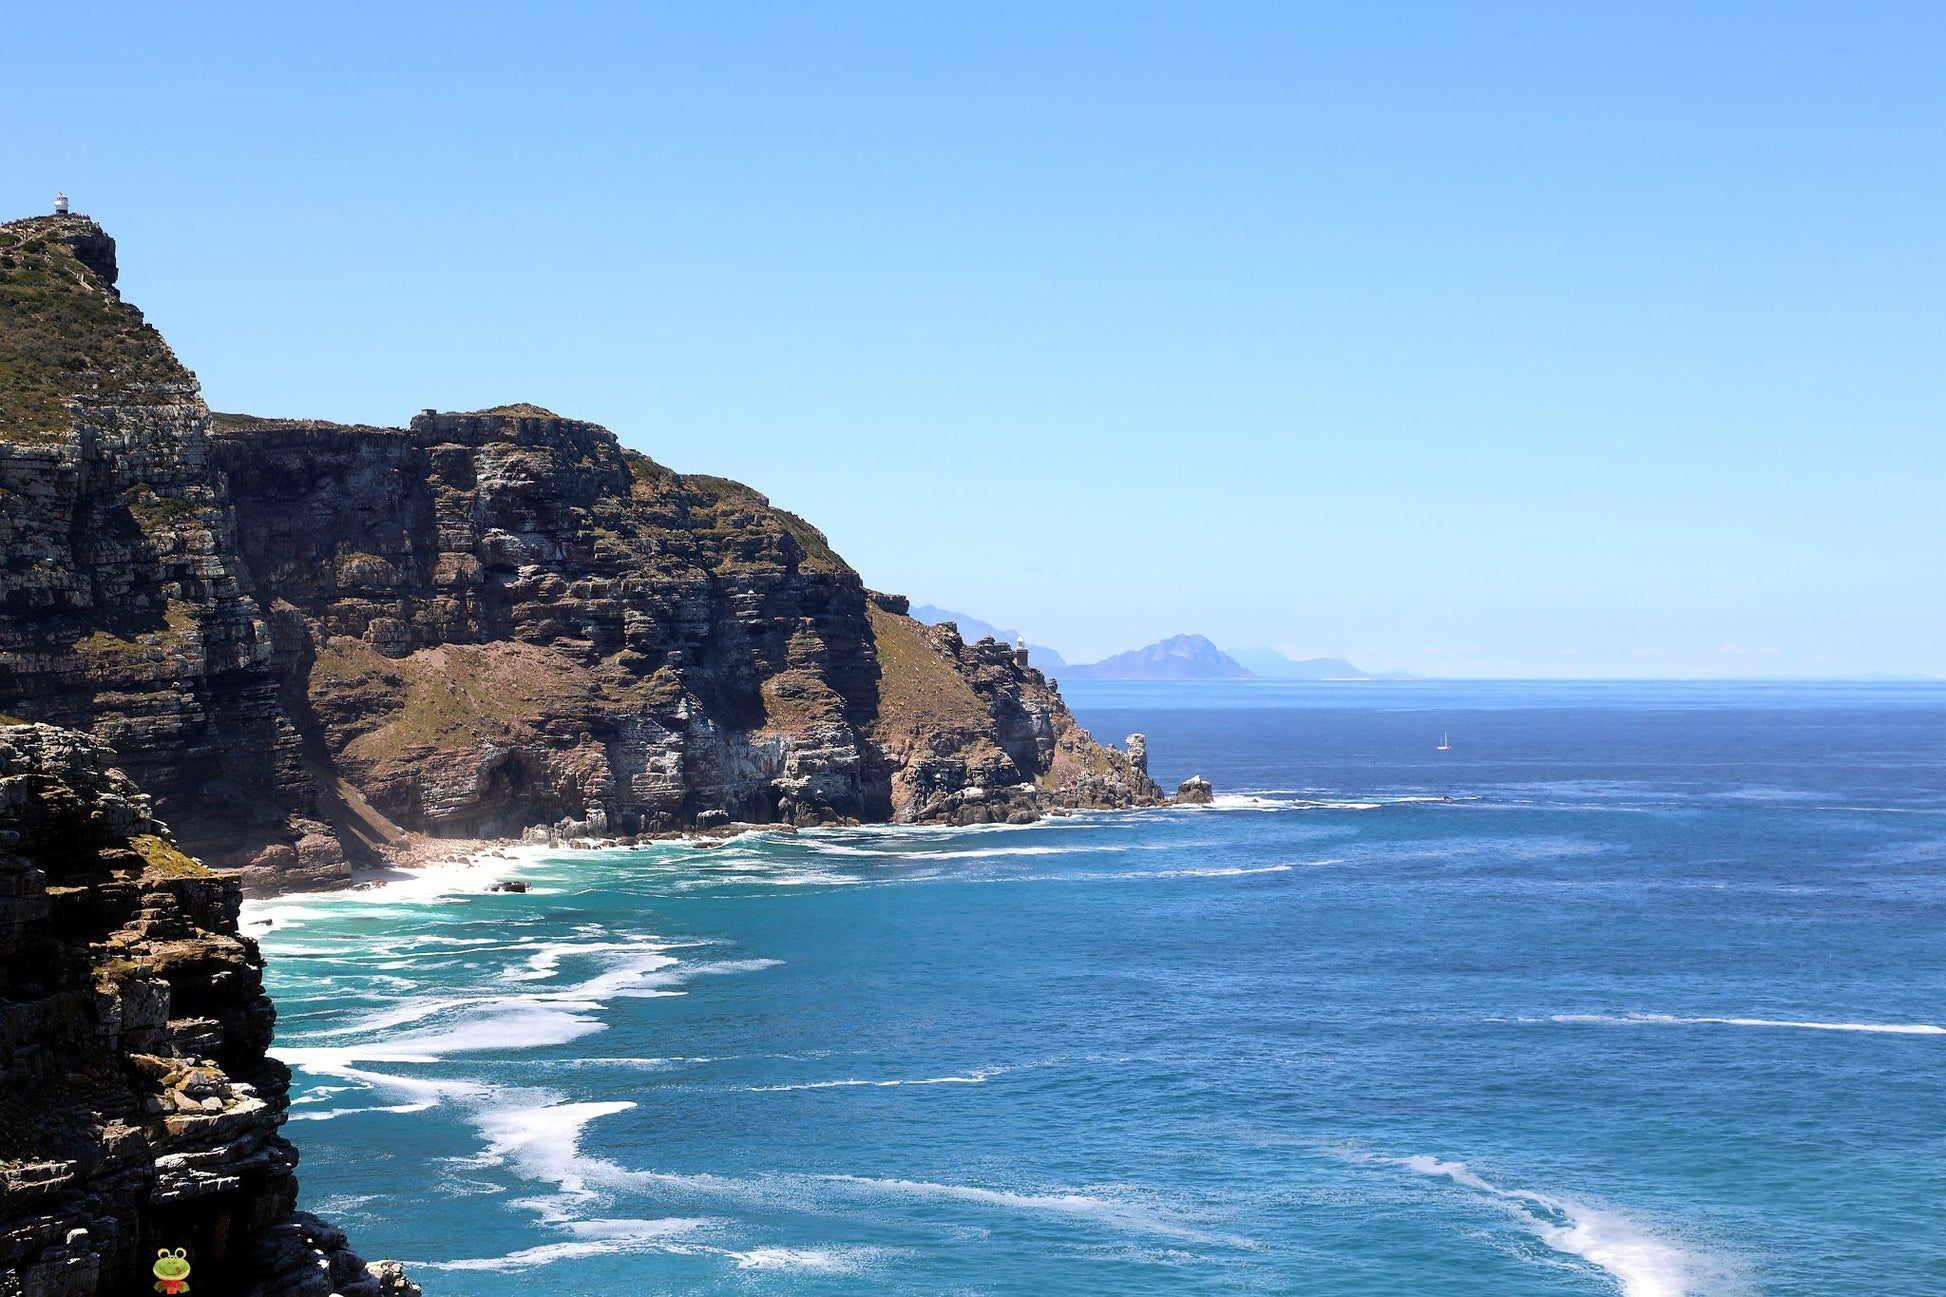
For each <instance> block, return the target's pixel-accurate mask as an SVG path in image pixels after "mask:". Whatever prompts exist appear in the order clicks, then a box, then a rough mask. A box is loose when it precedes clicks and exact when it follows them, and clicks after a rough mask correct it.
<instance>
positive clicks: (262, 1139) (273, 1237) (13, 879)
mask: <svg viewBox="0 0 1946 1297" xmlns="http://www.w3.org/2000/svg"><path fill="white" fill-rule="evenodd" d="M108 762H109V753H108V750H107V748H106V746H105V745H104V744H102V743H101V742H100V741H99V740H97V739H94V738H92V737H90V736H88V735H85V734H78V733H75V732H73V731H70V730H62V729H57V728H55V727H53V726H47V725H26V724H7V725H0V997H3V998H0V1292H8V1293H27V1294H48V1295H49V1297H88V1295H91V1294H96V1293H100V1294H104V1295H105V1294H109V1293H131V1292H146V1291H149V1290H150V1288H151V1287H152V1286H153V1284H154V1279H153V1276H152V1275H151V1266H152V1265H153V1264H154V1263H155V1260H156V1255H157V1252H158V1250H160V1249H164V1248H167V1249H170V1250H173V1249H175V1248H183V1249H185V1252H186V1259H187V1260H188V1262H189V1263H190V1265H191V1267H192V1273H191V1276H190V1279H191V1286H192V1290H193V1291H199V1292H202V1291H206V1292H222V1293H234V1294H239V1297H298V1295H299V1294H302V1295H303V1297H324V1294H326V1293H328V1292H335V1293H339V1294H343V1295H344V1297H378V1295H379V1294H381V1293H388V1294H399V1295H401V1297H404V1295H406V1294H416V1292H417V1289H416V1287H414V1286H413V1285H411V1284H408V1283H407V1282H406V1281H405V1280H404V1279H403V1277H402V1276H401V1275H400V1274H399V1272H398V1268H397V1267H396V1266H395V1265H392V1264H389V1263H380V1265H379V1266H377V1267H375V1268H368V1267H367V1266H366V1264H365V1263H364V1262H363V1261H362V1260H360V1259H359V1258H358V1257H357V1256H356V1255H355V1254H353V1253H351V1252H349V1251H348V1250H346V1247H345V1238H344V1235H343V1234H342V1233H340V1232H338V1231H337V1230H335V1229H334V1228H332V1227H331V1226H329V1225H327V1224H325V1223H324V1222H322V1221H319V1220H317V1219H316V1218H314V1217H311V1216H308V1215H305V1214H302V1213H298V1212H296V1211H295V1210H294V1208H295V1205H296V1201H297V1181H296V1180H295V1178H294V1177H293V1176H292V1168H293V1167H295V1166H296V1164H297V1150H296V1149H294V1148H292V1147H291V1145H290V1144H289V1143H288V1142H286V1141H285V1140H284V1138H283V1137H282V1136H281V1135H279V1134H278V1133H277V1132H278V1127H279V1126H280V1125H282V1124H283V1121H284V1109H285V1104H286V1094H287V1091H288V1088H289V1082H290V1074H289V1072H288V1071H287V1070H286V1069H285V1068H284V1066H283V1065H282V1064H280V1063H278V1062H276V1061H275V1060H273V1059H269V1058H266V1057H265V1055H264V1050H265V1047H266V1046H267V1045H268V1044H269V1043H270V1038H271V1028H272V1025H273V1023H274V1022H275V1020H276V1014H275V1011H274V1010H273V1009H272V1008H271V1004H270V1001H269V1000H268V999H267V998H266V997H265V996H264V994H263V981H262V968H263V961H262V958H261V957H260V956H259V954H258V952H257V947H256V943H255V942H253V941H250V940H249V939H248V938H245V937H241V936H239V935H238V933H237V907H238V904H239V902H240V888H239V885H238V883H237V881H236V880H235V879H234V878H227V877H224V876H222V875H219V874H215V873H213V872H211V871H210V870H207V869H205V868H203V867H202V866H200V865H198V864H196V863H195V862H194V861H192V860H190V859H189V858H188V857H187V856H185V855H183V854H182V852H181V851H180V850H179V849H178V848H177V847H176V845H175V844H174V843H173V842H172V840H171V839H170V837H169V835H168V833H167V831H166V830H164V828H163V827H162V826H161V825H159V824H157V823H156V822H155V821H154V820H153V819H151V818H150V814H149V809H148V799H147V798H146V797H145V796H143V795H142V794H140V793H139V792H137V791H136V788H135V785H134V784H133V783H131V782H130V781H129V780H128V778H127V777H126V776H124V775H123V774H122V773H121V772H119V771H117V770H114V769H111V768H110V766H109V764H108Z"/></svg>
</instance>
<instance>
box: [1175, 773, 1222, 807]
mask: <svg viewBox="0 0 1946 1297" xmlns="http://www.w3.org/2000/svg"><path fill="white" fill-rule="evenodd" d="M1175 800H1176V802H1177V804H1178V805H1182V806H1208V805H1209V804H1210V803H1211V802H1213V801H1215V800H1216V789H1215V788H1214V787H1212V786H1211V785H1210V781H1209V780H1207V779H1205V778H1203V777H1202V776H1201V775H1191V776H1190V777H1189V778H1187V779H1185V780H1183V781H1182V782H1181V783H1179V784H1177V785H1176V797H1175Z"/></svg>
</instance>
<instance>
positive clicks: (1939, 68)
mask: <svg viewBox="0 0 1946 1297" xmlns="http://www.w3.org/2000/svg"><path fill="white" fill-rule="evenodd" d="M5 31H6V35H5V40H6V43H7V45H8V47H9V57H8V59H7V65H8V82H7V85H6V87H5V89H4V91H0V96H3V97H4V98H3V102H4V103H5V105H6V121H5V124H4V127H0V211H4V212H5V213H6V214H8V215H16V214H27V213H30V212H37V211H42V210H45V209H46V208H47V207H48V204H49V202H50V200H51V198H52V196H53V193H54V191H55V190H56V189H57V188H60V189H65V190H66V191H67V192H68V193H70V194H71V195H73V196H74V198H75V202H76V207H77V210H80V211H84V212H87V213H90V214H92V215H94V216H95V217H97V218H98V219H100V220H102V221H103V222H104V223H105V224H106V225H107V226H108V227H109V229H110V232H111V233H113V234H114V235H115V236H116V237H117V238H118V239H119V241H120V244H121V252H122V265H123V287H124V289H125V290H126V292H127V293H128V295H129V297H130V298H131V300H133V301H135V302H136V303H138V304H139V305H141V306H142V307H143V308H144V309H145V310H146V311H147V312H148V314H149V316H150V318H151V319H153V320H154V321H155V322H156V323H157V324H159V325H160V326H161V327H162V328H163V329H164V331H165V332H166V333H167V334H168V335H169V337H170V339H171V340H172V341H173V342H174V343H175V345H176V348H177V350H178V351H179V352H180V353H181V355H182V356H183V359H184V360H185V361H186V362H187V363H188V364H189V365H190V366H191V367H192V368H194V369H196V370H197V371H198V373H199V374H200V376H201V378H202V380H203V383H204V387H205V393H206V395H207V396H208V398H209V401H210V403H211V405H213V406H215V407H216V408H218V409H228V410H241V411H247V412H252V413H259V414H275V415H308V416H315V417H322V418H332V419H341V420H359V421H369V422H384V423H396V422H399V421H401V420H403V419H405V418H407V417H409V416H410V415H411V414H412V413H413V412H415V411H416V410H417V409H419V408H420V407H421V406H427V405H433V406H439V407H441V408H445V409H468V408H476V407H480V406H485V405H491V404H498V403H501V402H507V401H516V400H526V401H534V402H537V403H540V404H543V405H546V406H548V407H550V408H553V409H555V410H558V411H560V412H562V413H564V414H572V415H576V416H579V417H583V418H590V419H594V420H598V421H600V422H602V423H605V424H607V425H609V426H610V427H612V428H614V429H615V430H616V431H617V432H618V433H619V434H620V435H621V437H622V439H623V440H624V441H625V442H627V443H628V444H630V445H633V446H636V447H639V448H640V449H642V450H644V451H647V452H648V453H650V454H651V455H653V456H655V457H656V458H657V459H659V460H661V461H663V462H664V463H667V464H669V465H671V466H673V467H675V468H677V469H679V470H697V471H706V472H712V473H721V474H725V475H729V476H734V477H737V478H741V479H743V480H745V481H748V482H750V483H752V484H753V485H755V486H757V487H758V488H759V489H761V490H763V491H765V492H766V493H768V494H769V495H770V496H771V497H772V499H774V500H775V501H776V502H778V503H779V504H781V505H783V506H785V507H787V508H790V509H794V510H796V511H798V512H800V513H802V514H804V515H805V516H807V517H808V518H810V519H811V520H812V521H813V522H815V523H816V524H817V525H819V526H820V527H822V528H823V529H824V530H825V531H826V532H827V533H828V534H829V535H830V536H831V538H832V540H833V542H834V543H835V544H836V545H837V547H838V548H839V550H840V551H841V552H842V553H844V554H845V555H846V556H847V557H848V558H849V559H850V560H851V561H852V563H853V564H854V565H855V566H856V567H857V568H858V569H859V570H860V571H861V572H862V573H863V574H864V576H865V579H866V580H867V581H868V582H869V583H870V584H872V585H873V586H875V587H877V588H880V589H888V590H897V591H903V592H905V593H908V594H910V595H912V596H913V597H914V599H915V600H917V601H931V602H935V603H939V604H944V605H946V606H948V607H953V608H959V609H963V610H965V611H967V612H971V613H975V614H977V615H979V616H982V617H985V618H986V619H988V620H990V621H994V622H997V623H1000V624H1003V625H1016V626H1020V627H1022V628H1023V629H1025V630H1026V631H1027V633H1028V635H1029V637H1030V638H1032V639H1034V640H1036V641H1038V642H1043V643H1048V644H1052V645H1054V646H1055V647H1057V648H1059V649H1061V650H1062V651H1063V652H1064V653H1066V654H1067V655H1068V656H1069V657H1070V658H1071V659H1074V660H1087V659H1089V658H1093V657H1097V656H1102V655H1105V654H1107V653H1111V652H1114V651H1118V650H1120V649H1123V648H1128V647H1132V646H1134V645H1136V644H1140V643H1143V642H1145V641H1148V640H1153V639H1156V638H1160V637H1161V636H1164V635H1168V634H1173V633H1176V632H1181V631H1196V632H1201V633H1204V634H1207V635H1209V636H1210V637H1211V638H1212V639H1214V640H1216V641H1217V642H1218V643H1219V644H1224V645H1227V646H1232V647H1245V646H1252V645H1261V644H1269V645H1275V646H1279V647H1282V648H1285V649H1287V650H1290V651H1293V652H1295V653H1298V654H1300V655H1338V654H1344V655H1348V656H1350V657H1352V658H1353V659H1354V660H1355V661H1357V662H1359V663H1360V664H1362V665H1365V666H1367V667H1373V668H1403V669H1409V670H1417V671H1422V672H1428V673H1435V674H1469V675H1482V674H1521V675H1528V674H1531V675H1723V674H1729V675H1744V674H1772V673H1786V674H1789V673H1805V674H1846V673H1862V672H1871V671H1885V672H1913V673H1938V674H1946V598H1942V585H1943V584H1946V545H1943V544H1942V539H1946V538H1943V537H1942V530H1943V524H1942V518H1943V517H1946V507H1943V506H1946V500H1943V499H1942V487H1943V486H1946V436H1942V433H1946V176H1943V175H1942V165H1943V163H1942V160H1943V159H1946V5H1941V4H1938V3H1932V2H1930V0H1929V2H1926V3H1909V4H1900V3H1880V4H1871V3H1856V2H1852V3H1837V2H1834V3H1829V4H1817V5H1807V4H1793V3H1788V2H1780V0H1765V2H1763V3H1747V4H1744V3H1715V4H1711V3H1696V2H1695V0H1685V2H1684V3H1673V4H1660V3H1646V2H1641V0H1636V2H1631V3H1627V4H1607V5H1593V4H1571V3H1560V2H1559V0H1544V2H1536V3H1531V4H1494V3H1457V2H1456V3H1451V4H1442V5H1430V4H1411V3H1383V4H1361V3H1331V4H1314V5H1305V4H1298V3H1290V2H1287V3H1277V4H1264V5H1249V4H1194V5H1192V4H1174V5H1155V4H1141V3H1128V2H1126V0H1124V2H1120V3H1105V4H1099V5H1094V4H1059V3H1047V2H1045V0H1043V2H1040V3H1033V4H1020V5H1009V4H1001V3H981V4H976V5H960V6H950V7H949V6H944V5H931V4H912V3H907V2H900V3H887V4H883V5H862V4H848V3H841V2H835V0H834V2H833V3H820V4H795V3H793V4H776V5H766V4H735V5H698V4H687V5H661V4H633V3H631V4H619V3H618V4H580V5H577V4H560V3H555V4H548V5H539V4H535V5H526V6H512V5H496V4H490V3H486V4H477V3H476V4H467V5H452V6H437V5H430V4H421V5H399V6H393V5H383V6H379V5H372V6H362V5H357V4H336V5H331V6H324V5H276V4H263V3H260V2H259V3H252V4H249V5H237V6H223V5H216V4H200V5H195V6H175V5H161V4H153V3H150V4H143V5H116V4H104V5H91V6H88V7H87V8H86V9H85V11H83V10H76V9H74V8H72V7H67V8H63V7H60V6H54V5H25V6H16V7H14V8H13V9H11V10H10V11H9V13H8V16H7V19H6V23H5Z"/></svg>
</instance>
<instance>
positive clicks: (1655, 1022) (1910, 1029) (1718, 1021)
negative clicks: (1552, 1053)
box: [1548, 1013, 1946, 1036]
mask: <svg viewBox="0 0 1946 1297" xmlns="http://www.w3.org/2000/svg"><path fill="white" fill-rule="evenodd" d="M1548 1021H1550V1022H1597V1023H1614V1024H1618V1025H1623V1026H1706V1025H1707V1026H1721V1027H1790V1028H1795V1029H1797V1030H1800V1031H1867V1032H1879V1033H1883V1034H1885V1035H1890V1036H1946V1027H1941V1026H1936V1025H1934V1024H1933V1023H1930V1022H1800V1021H1793V1020H1790V1019H1785V1018H1709V1017H1696V1018H1681V1017H1677V1016H1676V1015H1674V1014H1669V1013H1619V1014H1616V1013H1557V1014H1555V1015H1554V1016H1553V1017H1551V1018H1549V1019H1548Z"/></svg>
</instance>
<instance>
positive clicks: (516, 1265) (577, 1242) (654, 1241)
mask: <svg viewBox="0 0 1946 1297" xmlns="http://www.w3.org/2000/svg"><path fill="white" fill-rule="evenodd" d="M711 1223H712V1222H710V1221H709V1220H707V1219H700V1218H692V1217H686V1216H671V1217H666V1218H664V1219H662V1220H629V1221H609V1220H603V1221H577V1222H574V1223H573V1224H571V1225H570V1226H568V1228H569V1230H570V1231H571V1232H573V1233H575V1234H577V1235H578V1236H579V1237H576V1238H573V1239H568V1240H564V1241H562V1242H559V1243H543V1244H541V1245H539V1246H538V1247H529V1248H522V1249H520V1250H519V1251H517V1252H509V1253H507V1254H506V1255H505V1256H495V1257H467V1258H463V1259H461V1260H457V1261H415V1262H413V1268H414V1269H417V1270H475V1271H478V1270H484V1271H492V1272H495V1273H500V1274H509V1273H514V1272H517V1271H521V1270H532V1269H535V1268H537V1267H539V1266H544V1265H552V1264H553V1263H554V1262H556V1261H574V1260H579V1259H581V1258H583V1257H591V1256H612V1255H615V1254H617V1253H622V1254H626V1253H633V1252H650V1251H687V1250H690V1249H687V1248H683V1247H671V1241H672V1240H675V1239H678V1238H680V1237H682V1236H683V1235H687V1234H691V1233H694V1232H695V1231H696V1230H699V1229H702V1228H703V1227H705V1226H707V1225H709V1224H711Z"/></svg>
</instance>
